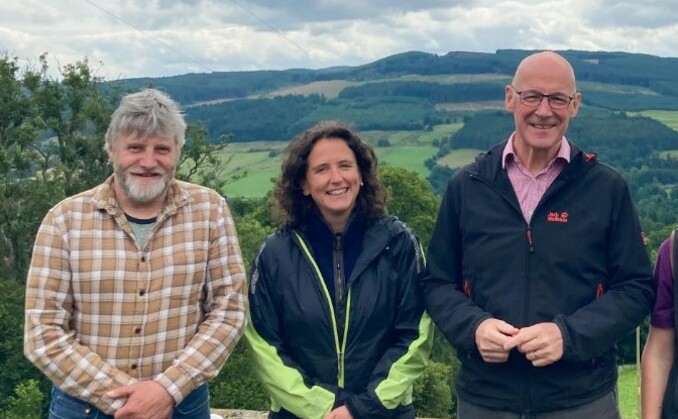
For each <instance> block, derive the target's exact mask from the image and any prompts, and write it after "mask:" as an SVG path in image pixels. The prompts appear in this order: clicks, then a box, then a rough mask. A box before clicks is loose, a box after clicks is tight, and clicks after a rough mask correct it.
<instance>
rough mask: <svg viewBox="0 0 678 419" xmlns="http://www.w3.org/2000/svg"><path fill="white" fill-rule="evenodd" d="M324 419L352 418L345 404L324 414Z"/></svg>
mask: <svg viewBox="0 0 678 419" xmlns="http://www.w3.org/2000/svg"><path fill="white" fill-rule="evenodd" d="M325 419H353V416H351V412H349V411H348V408H347V407H346V406H339V407H337V408H336V409H334V410H333V411H331V412H330V413H328V414H327V416H325Z"/></svg>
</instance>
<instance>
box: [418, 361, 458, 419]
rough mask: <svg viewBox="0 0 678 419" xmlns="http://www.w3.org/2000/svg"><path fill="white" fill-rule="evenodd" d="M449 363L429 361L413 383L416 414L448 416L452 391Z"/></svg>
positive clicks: (419, 415) (450, 409) (422, 415)
mask: <svg viewBox="0 0 678 419" xmlns="http://www.w3.org/2000/svg"><path fill="white" fill-rule="evenodd" d="M451 373H452V369H451V367H450V366H449V365H445V364H442V363H439V362H435V361H430V362H429V363H428V365H426V370H425V371H424V374H422V375H421V376H420V377H419V378H418V379H417V381H415V383H414V391H413V395H412V396H413V399H414V408H415V412H416V416H418V417H426V418H446V417H450V414H451V411H452V406H453V403H452V392H451V389H450V375H451Z"/></svg>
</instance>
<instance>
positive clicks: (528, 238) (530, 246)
mask: <svg viewBox="0 0 678 419" xmlns="http://www.w3.org/2000/svg"><path fill="white" fill-rule="evenodd" d="M527 244H528V245H529V250H530V253H534V244H533V243H532V227H527Z"/></svg>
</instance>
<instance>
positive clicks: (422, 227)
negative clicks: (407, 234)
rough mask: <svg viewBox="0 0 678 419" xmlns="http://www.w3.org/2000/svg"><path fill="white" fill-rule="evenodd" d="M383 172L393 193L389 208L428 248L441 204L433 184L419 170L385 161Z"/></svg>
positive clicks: (383, 177)
mask: <svg viewBox="0 0 678 419" xmlns="http://www.w3.org/2000/svg"><path fill="white" fill-rule="evenodd" d="M379 175H380V176H381V178H382V180H383V182H384V184H385V186H386V189H387V190H388V194H389V201H388V205H387V207H388V212H389V213H390V214H393V215H396V216H397V217H398V218H400V219H401V220H402V221H403V222H405V223H406V224H407V225H408V226H409V227H410V228H412V230H413V231H414V232H415V233H416V234H417V236H418V237H419V239H420V240H421V242H422V245H423V246H424V248H426V246H427V245H428V242H429V240H430V239H431V233H432V232H433V224H434V223H435V218H436V215H437V213H438V206H439V205H440V201H439V199H438V197H436V195H435V194H434V193H433V190H432V189H431V185H430V184H429V183H428V182H427V181H426V180H424V179H422V178H420V177H419V175H418V174H417V173H416V172H414V171H412V170H407V169H403V168H401V167H394V166H388V165H382V166H380V168H379Z"/></svg>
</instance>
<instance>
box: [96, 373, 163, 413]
mask: <svg viewBox="0 0 678 419" xmlns="http://www.w3.org/2000/svg"><path fill="white" fill-rule="evenodd" d="M106 395H107V396H108V397H111V398H113V399H119V398H123V397H126V398H127V402H125V404H124V405H123V406H122V407H121V408H120V409H118V410H117V411H116V412H115V419H123V418H124V419H169V418H170V417H171V416H172V408H173V407H174V399H173V398H172V396H171V395H170V394H169V393H168V392H167V390H165V387H163V386H162V385H161V384H160V383H158V382H155V381H151V380H148V381H139V382H137V383H134V384H130V385H128V386H125V387H120V388H117V389H115V390H112V391H109V392H108V393H106Z"/></svg>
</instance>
